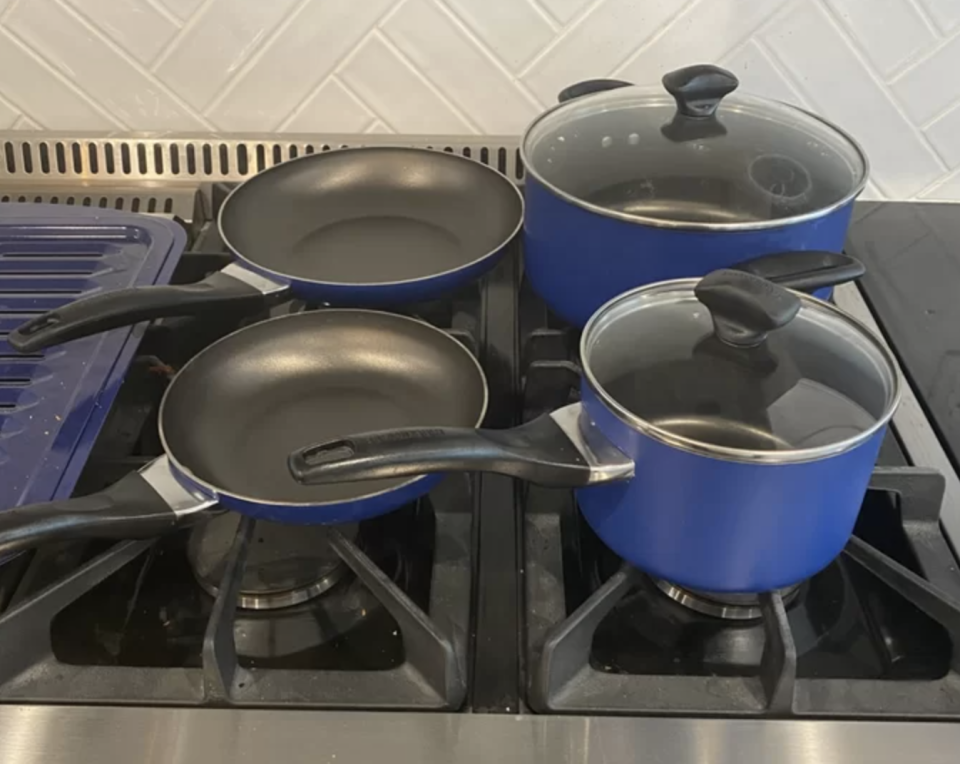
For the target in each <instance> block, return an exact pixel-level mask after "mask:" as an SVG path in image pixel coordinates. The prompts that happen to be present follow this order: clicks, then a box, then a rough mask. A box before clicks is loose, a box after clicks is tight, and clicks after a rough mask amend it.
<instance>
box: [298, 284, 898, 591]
mask: <svg viewBox="0 0 960 764" xmlns="http://www.w3.org/2000/svg"><path fill="white" fill-rule="evenodd" d="M836 282H837V279H833V278H830V277H829V276H828V277H826V278H820V279H818V278H816V277H813V278H807V279H804V280H802V283H803V284H804V285H805V286H807V287H808V288H818V287H824V286H827V285H830V284H833V283H836ZM580 356H581V364H582V369H583V376H582V380H581V395H582V398H581V402H580V403H578V404H574V405H572V406H568V407H566V408H563V409H560V410H558V411H555V412H553V413H552V414H550V415H547V416H544V417H542V418H540V419H537V420H534V421H533V422H530V423H529V424H526V425H523V426H521V427H519V428H516V429H513V430H504V431H496V430H470V429H450V430H443V429H439V430H438V429H431V430H419V431H416V430H415V431H410V430H405V431H397V432H380V433H374V434H370V435H360V436H351V437H348V438H340V439H337V440H334V441H332V442H325V443H321V444H318V445H315V446H311V447H308V448H305V449H301V450H299V451H297V452H295V453H294V454H292V455H291V471H292V472H293V474H294V476H295V477H296V478H297V479H298V480H299V481H301V482H304V483H307V484H311V483H326V482H331V483H332V482H336V481H340V480H359V479H364V478H382V477H388V476H389V477H393V478H396V477H398V476H403V475H408V474H421V473H426V472H438V471H443V470H452V469H462V470H484V471H492V472H500V473H504V474H508V475H513V476H516V477H520V478H524V479H527V480H531V481H535V482H538V483H543V484H546V485H551V486H573V487H575V488H576V489H577V491H576V493H577V500H578V503H579V505H580V509H581V511H582V512H583V514H584V517H585V518H586V520H587V522H588V523H589V524H590V525H591V527H592V528H593V529H594V530H595V531H596V533H597V535H598V536H599V537H600V538H601V539H602V540H603V541H604V542H605V543H606V544H607V545H608V546H609V547H610V548H611V549H613V550H614V551H615V552H617V553H618V554H619V555H620V556H621V557H623V558H624V559H625V560H627V561H629V562H631V563H633V564H635V565H636V566H637V567H639V568H641V569H643V570H644V571H646V572H648V573H650V574H651V575H653V576H656V577H657V578H660V579H664V580H666V581H669V582H672V583H674V584H677V585H680V586H682V587H685V588H691V589H698V590H705V591H711V592H763V591H769V590H773V589H778V588H781V587H786V586H789V585H791V584H794V583H797V582H798V581H801V580H803V579H805V578H807V577H809V576H811V575H813V574H814V573H816V572H817V571H819V570H820V569H822V568H823V567H825V566H826V565H827V564H828V563H829V562H830V561H831V560H833V559H834V558H835V557H836V556H837V555H838V554H839V553H840V552H841V550H842V549H843V547H844V545H845V544H846V543H847V540H848V538H849V537H850V535H851V533H852V530H853V526H854V522H855V521H856V519H857V515H858V513H859V511H860V506H861V502H862V500H863V496H864V494H865V492H866V490H867V485H868V481H869V479H870V474H871V471H872V469H873V466H874V463H875V461H876V458H877V454H878V451H879V448H880V443H881V440H882V439H883V436H884V431H885V428H886V425H887V422H888V421H889V419H890V417H891V416H892V415H893V412H894V410H895V408H896V406H897V402H898V400H899V394H900V393H899V391H900V388H899V380H898V375H897V372H896V366H895V364H894V361H893V359H892V357H891V356H890V354H889V351H888V350H887V349H886V348H885V347H884V345H883V344H882V343H881V342H880V341H879V340H878V339H877V338H876V337H874V336H873V335H872V334H871V332H870V331H869V330H868V329H867V328H866V327H864V326H863V325H861V324H860V323H858V322H857V321H855V320H854V319H853V318H851V317H850V316H848V315H846V314H844V313H843V312H841V311H840V310H838V309H837V308H836V307H834V306H833V305H831V304H829V303H826V302H823V301H821V300H819V299H817V298H815V297H812V296H809V295H806V294H802V293H799V292H795V291H791V290H788V289H785V288H783V287H781V286H778V285H776V284H773V283H772V282H770V281H767V280H765V279H762V278H760V277H758V276H755V275H753V274H750V273H745V272H743V271H734V270H720V271H716V272H714V273H711V274H710V275H708V276H706V277H704V278H703V279H700V280H697V279H681V280H674V281H667V282H662V283H657V284H651V285H647V286H644V287H640V288H637V289H634V290H632V291H630V292H627V293H625V294H623V295H620V296H618V297H616V298H614V299H613V300H611V301H610V302H608V303H607V304H606V305H604V306H603V307H602V308H601V309H600V310H598V311H597V312H596V314H595V315H594V316H593V317H592V318H591V319H590V321H589V323H588V324H587V326H586V328H585V329H584V331H583V335H582V339H581V343H580Z"/></svg>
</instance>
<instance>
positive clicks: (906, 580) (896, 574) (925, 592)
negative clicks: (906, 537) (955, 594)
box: [843, 536, 960, 639]
mask: <svg viewBox="0 0 960 764" xmlns="http://www.w3.org/2000/svg"><path fill="white" fill-rule="evenodd" d="M843 551H844V552H845V553H846V555H847V556H848V557H849V558H850V559H852V560H854V561H856V562H857V563H858V564H859V565H861V566H863V567H864V568H866V569H867V570H869V571H870V572H871V573H873V575H875V576H876V577H877V578H879V579H880V580H881V581H883V582H884V583H885V584H886V585H887V586H889V587H890V588H891V589H893V590H894V591H896V592H898V593H899V594H901V595H903V597H904V599H906V600H907V601H909V602H912V603H913V604H914V605H916V606H917V607H918V608H920V610H922V611H923V612H924V613H926V614H927V615H928V616H930V617H931V618H932V619H933V620H935V621H937V622H938V623H939V624H940V625H941V626H943V627H944V628H946V629H947V631H948V632H949V633H950V635H951V636H952V637H953V638H955V639H960V602H957V601H956V600H954V599H951V598H950V597H948V596H947V595H946V593H944V592H942V591H941V590H940V589H938V588H937V587H935V586H933V585H932V584H931V583H930V582H929V581H925V580H924V579H922V578H921V577H920V576H918V575H917V574H916V573H914V572H913V571H912V570H910V569H909V568H906V567H904V566H903V565H901V564H900V563H898V562H897V561H896V560H893V559H891V558H890V557H887V555H885V554H883V553H882V552H880V551H879V550H877V549H876V548H874V547H873V546H871V545H870V544H868V543H867V542H865V541H863V540H862V539H859V538H857V537H856V536H851V537H850V540H849V541H848V542H847V546H846V547H845V548H844V550H843Z"/></svg>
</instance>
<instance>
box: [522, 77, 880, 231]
mask: <svg viewBox="0 0 960 764" xmlns="http://www.w3.org/2000/svg"><path fill="white" fill-rule="evenodd" d="M691 72H692V73H691ZM718 73H722V74H718ZM698 77H699V79H698ZM705 77H706V78H707V79H704V78H705ZM710 77H714V78H715V79H712V80H710V79H709V78H710ZM670 78H673V79H672V80H671V79H670ZM716 78H719V79H716ZM724 78H729V81H725V80H724ZM664 81H665V84H669V85H671V93H672V95H671V93H667V92H665V91H664V89H663V88H641V87H617V88H613V89H609V90H604V91H603V92H597V93H594V94H592V95H583V96H581V97H579V98H573V99H572V100H570V101H568V102H566V103H563V104H562V105H560V106H558V107H556V108H554V109H553V110H551V111H549V112H547V113H546V114H544V115H543V116H542V117H540V118H539V119H538V120H537V121H536V122H535V123H534V124H533V125H532V126H531V128H530V129H529V130H528V132H527V134H526V135H525V137H524V141H523V148H522V151H523V157H524V162H525V164H526V166H527V168H528V170H529V171H530V173H531V175H533V176H534V177H535V178H537V179H538V180H540V181H541V182H542V183H544V184H545V185H547V186H548V187H550V188H551V189H552V190H554V191H555V192H557V193H559V194H561V195H563V196H565V197H567V198H569V199H571V200H573V201H576V202H577V203H579V204H581V205H584V206H587V207H589V208H591V209H594V210H596V211H602V212H604V213H605V214H612V215H615V216H619V217H628V218H642V219H645V220H649V221H651V222H653V223H657V222H659V223H661V224H673V225H677V226H690V227H696V226H698V225H700V226H707V227H716V226H721V227H723V226H728V227H741V228H751V227H762V226H763V225H764V224H772V223H776V222H778V221H785V220H788V219H791V218H797V217H803V216H806V215H813V214H817V213H820V212H824V211H828V210H830V209H833V208H834V207H836V206H838V205H840V204H842V203H843V202H845V201H847V200H849V199H852V198H853V197H855V196H856V194H858V193H859V191H860V190H861V189H862V187H863V185H864V183H865V182H866V175H867V163H866V159H865V157H864V155H863V152H862V151H861V149H860V147H859V146H858V145H857V144H856V143H855V142H854V141H853V139H851V138H850V137H849V136H847V135H846V134H845V133H844V132H842V131H841V130H840V129H839V128H837V127H834V126H833V125H831V124H830V123H828V122H826V121H824V120H822V119H820V118H819V117H817V116H815V115H812V114H809V113H808V112H806V111H803V110H802V109H799V108H796V107H794V106H790V105H787V104H784V103H779V102H776V101H771V100H768V99H764V98H759V97H756V96H751V95H747V94H741V93H739V92H738V93H735V94H732V95H725V93H727V92H730V91H731V90H732V89H733V88H734V87H736V85H737V80H736V78H735V77H734V76H733V75H732V74H730V73H729V72H725V71H724V70H722V69H719V68H717V67H688V68H687V69H683V70H678V72H671V73H670V74H668V75H666V76H665V77H664ZM601 82H602V81H601ZM704 82H707V83H708V85H706V86H705V85H703V83H704ZM690 83H693V85H690ZM718 83H720V85H724V87H720V86H719V85H718ZM711 84H712V86H713V90H709V87H708V86H710V85H711ZM684 85H689V86H690V89H689V90H686V91H685V90H684V89H683V86H684ZM594 86H595V85H594ZM584 87H586V84H585V86H584ZM698 87H699V90H698ZM704 92H707V96H711V94H712V98H711V97H703V98H698V96H699V95H702V94H703V93H704ZM717 94H720V95H719V96H718V95H717ZM721 99H722V100H721ZM704 103H706V108H700V111H701V112H702V113H701V114H699V115H698V114H696V111H697V109H698V108H699V107H702V105H703V104H704ZM711 107H712V109H713V111H710V108H711ZM706 112H709V113H706Z"/></svg>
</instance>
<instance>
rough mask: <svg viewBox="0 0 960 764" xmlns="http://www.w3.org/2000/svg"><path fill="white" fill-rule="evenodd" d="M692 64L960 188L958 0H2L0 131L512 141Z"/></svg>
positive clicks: (917, 182)
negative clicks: (714, 66) (541, 118)
mask: <svg viewBox="0 0 960 764" xmlns="http://www.w3.org/2000/svg"><path fill="white" fill-rule="evenodd" d="M704 61H715V62H720V63H722V64H723V65H725V66H728V67H729V68H731V69H732V70H733V71H735V72H736V73H737V75H738V76H739V77H740V78H741V82H742V87H743V88H744V89H745V90H751V91H754V92H758V93H761V94H764V95H767V96H770V97H775V98H781V99H784V100H788V101H792V102H794V103H799V104H802V105H805V106H806V107H807V108H810V109H813V110H815V111H818V112H820V113H822V114H823V115H824V116H826V117H828V118H829V119H832V120H834V121H836V122H837V123H839V124H840V125H842V126H843V127H845V128H846V129H847V130H849V131H850V132H851V133H853V134H854V135H855V136H856V137H857V138H859V139H860V140H861V142H862V143H863V144H864V146H865V147H866V149H867V151H868V153H869V154H870V158H871V161H872V165H873V180H872V183H871V186H870V190H871V193H872V194H874V195H882V196H887V197H890V198H911V197H914V196H916V195H922V196H923V197H924V198H930V199H944V198H947V199H955V200H958V201H960V78H958V77H957V76H956V72H957V71H960V0H362V2H359V1H358V0H269V2H266V1H265V0H0V129H10V128H14V129H65V130H71V129H72V130H104V129H121V130H122V129H136V130H211V129H213V130H220V131H224V132H229V131H251V130H256V131H274V130H282V131H292V132H378V133H385V132H405V133H453V134H467V133H489V134H498V135H510V134H519V133H520V131H521V130H522V129H523V127H524V126H525V125H526V123H527V122H528V121H529V120H530V119H531V118H532V117H533V116H534V115H535V114H536V113H537V112H538V111H539V110H540V109H541V108H543V107H545V106H548V105H550V104H552V103H553V102H554V99H555V98H556V94H557V92H558V91H559V90H561V89H562V88H563V87H565V86H567V85H569V84H571V83H573V82H576V81H578V80H581V79H587V78H592V77H607V76H619V77H621V78H623V79H629V80H633V81H636V82H642V83H655V82H656V81H657V80H658V79H659V77H660V75H661V74H662V73H663V72H664V71H666V70H669V69H671V68H674V67H677V66H681V65H684V64H687V63H701V62H704Z"/></svg>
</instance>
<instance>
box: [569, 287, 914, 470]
mask: <svg viewBox="0 0 960 764" xmlns="http://www.w3.org/2000/svg"><path fill="white" fill-rule="evenodd" d="M699 281H700V279H697V278H693V279H675V280H672V281H663V282H658V283H655V284H648V285H645V286H640V287H637V288H636V289H632V290H630V291H628V292H624V293H623V294H620V295H617V296H616V297H614V298H613V299H611V300H609V301H608V302H607V303H605V304H604V305H603V306H601V307H600V309H599V310H597V312H596V313H594V314H593V316H591V318H590V320H589V321H588V322H587V324H586V326H585V327H584V329H583V333H582V334H581V337H580V359H581V367H582V370H583V377H584V380H585V382H586V383H587V384H588V385H589V387H590V389H591V390H592V391H593V393H594V394H595V395H596V397H597V399H598V400H599V401H600V402H601V403H602V404H603V405H604V407H605V408H606V409H607V410H609V411H610V413H612V414H613V415H614V416H615V417H616V418H617V419H618V420H619V421H621V422H622V423H623V424H625V425H626V426H627V427H629V428H631V429H633V430H635V431H637V432H639V433H641V434H643V435H646V436H647V437H650V438H652V439H653V440H655V441H657V442H659V443H662V444H663V445H666V446H669V447H671V448H677V449H680V450H682V451H686V452H688V453H691V454H695V455H697V456H703V457H707V458H710V459H715V460H720V461H727V462H736V463H744V464H769V465H787V464H803V463H806V462H815V461H820V460H822V459H827V458H830V457H834V456H839V455H841V454H845V453H848V452H850V451H853V450H855V449H857V448H859V447H860V446H862V445H864V444H865V443H867V442H868V441H870V440H871V439H872V438H874V436H876V435H877V434H878V433H879V432H881V431H882V430H883V429H884V428H885V427H886V426H887V424H888V423H889V421H890V420H891V418H892V417H893V415H894V413H895V412H896V410H897V406H898V405H899V403H900V397H901V393H902V380H901V378H900V374H899V372H898V367H897V364H896V361H895V359H894V357H893V355H892V353H891V351H890V350H889V349H888V348H887V347H886V345H885V344H884V343H883V342H881V341H880V340H879V339H877V338H876V337H875V336H874V334H873V332H872V331H871V330H870V329H869V328H868V327H867V326H866V325H864V324H863V323H861V322H860V321H859V320H858V319H856V318H854V317H853V316H850V315H849V314H847V313H845V312H844V311H842V310H840V309H839V308H837V307H836V306H834V305H832V304H830V303H828V302H825V301H824V300H820V299H819V298H816V297H813V296H811V295H808V294H804V293H801V292H798V293H796V294H798V295H799V297H800V299H801V303H802V306H803V308H806V309H808V310H809V309H813V310H816V311H821V312H823V313H824V314H826V315H829V316H830V317H831V318H832V319H833V320H838V321H841V322H843V323H844V324H846V325H847V326H849V327H850V328H851V329H853V330H854V332H855V333H856V334H857V335H858V337H860V338H862V339H863V341H864V342H865V343H868V345H869V348H870V350H871V351H872V353H874V354H875V355H876V357H877V358H878V359H880V360H881V362H882V364H883V368H882V369H881V373H882V374H884V375H885V379H886V381H887V382H888V383H889V393H888V395H887V399H886V401H885V405H884V408H883V411H882V413H881V414H880V415H879V416H878V417H876V420H875V421H874V422H873V424H872V425H871V426H870V427H868V428H866V429H864V430H863V431H862V432H859V433H857V434H856V435H855V436H853V437H850V438H847V439H844V440H840V441H837V442H835V443H830V444H828V445H821V446H816V447H812V448H798V449H791V450H778V451H773V450H770V451H760V450H746V449H740V448H732V447H728V446H721V445H716V444H712V443H707V442H702V441H698V440H694V439H691V438H688V437H685V436H683V435H679V434H677V433H674V432H671V431H669V430H667V429H664V428H663V427H659V426H657V425H656V424H654V423H653V422H651V421H649V420H647V419H644V418H643V417H640V416H638V415H636V414H635V413H633V412H631V411H630V410H628V409H627V408H625V407H624V406H623V405H621V404H620V403H619V402H618V401H617V400H616V399H615V398H614V397H613V396H612V395H611V394H610V393H609V392H608V391H607V390H606V389H605V388H604V386H603V385H602V384H601V383H600V381H599V380H598V379H597V378H596V376H595V374H594V371H593V369H592V368H591V363H590V356H591V352H592V351H593V350H594V349H595V348H596V344H597V340H598V338H599V337H600V336H601V335H602V330H603V328H604V326H605V323H604V322H605V321H610V320H612V316H614V314H615V311H616V309H617V308H618V307H621V306H622V305H624V304H625V303H629V302H631V301H633V300H636V298H638V297H640V296H645V295H657V294H668V293H671V292H674V293H677V294H683V295H684V296H687V295H689V296H691V297H692V295H693V289H694V287H695V286H696V284H697V283H698V282H699ZM694 299H695V298H694Z"/></svg>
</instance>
